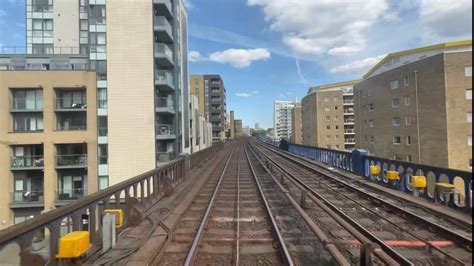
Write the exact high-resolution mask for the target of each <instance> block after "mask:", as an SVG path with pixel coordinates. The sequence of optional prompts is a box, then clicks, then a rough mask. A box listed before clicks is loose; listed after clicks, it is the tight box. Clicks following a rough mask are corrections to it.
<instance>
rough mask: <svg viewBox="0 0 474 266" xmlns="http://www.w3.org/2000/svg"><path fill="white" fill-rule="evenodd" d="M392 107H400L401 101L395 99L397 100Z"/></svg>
mask: <svg viewBox="0 0 474 266" xmlns="http://www.w3.org/2000/svg"><path fill="white" fill-rule="evenodd" d="M392 107H393V108H398V107H400V99H399V98H395V99H393V100H392Z"/></svg>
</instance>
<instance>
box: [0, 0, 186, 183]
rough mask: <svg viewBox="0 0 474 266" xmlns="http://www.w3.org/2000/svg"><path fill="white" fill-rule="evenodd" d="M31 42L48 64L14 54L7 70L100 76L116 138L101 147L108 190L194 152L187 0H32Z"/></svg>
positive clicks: (101, 104)
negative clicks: (20, 59) (83, 72)
mask: <svg viewBox="0 0 474 266" xmlns="http://www.w3.org/2000/svg"><path fill="white" fill-rule="evenodd" d="M26 36H27V38H26V49H23V51H22V52H23V53H25V54H28V55H35V56H37V57H38V58H40V59H41V60H39V62H38V61H37V59H34V58H28V60H27V62H23V63H18V62H17V61H16V55H12V56H10V61H11V62H10V63H9V64H3V65H2V63H0V69H17V70H18V69H35V70H51V68H50V67H51V66H50V65H48V64H45V63H44V62H43V61H45V60H46V61H51V63H54V64H55V67H56V68H61V70H77V69H78V68H76V67H79V69H86V70H92V71H95V72H96V73H97V75H96V77H97V81H96V86H97V98H98V103H97V109H96V115H97V120H100V121H105V124H103V125H102V126H101V128H102V130H106V131H107V134H108V138H106V139H99V138H98V139H97V141H99V140H100V141H106V143H101V145H103V147H104V149H105V150H106V151H107V154H108V164H107V165H97V166H96V167H97V168H98V171H99V175H100V176H101V177H102V178H103V179H108V182H106V183H107V184H106V185H113V184H116V183H119V182H121V181H123V180H125V179H127V178H130V177H133V176H135V175H137V174H140V173H143V172H145V171H148V170H150V169H153V168H154V167H156V166H157V165H160V164H162V163H166V162H168V161H169V160H172V159H175V158H176V157H177V156H178V154H180V153H182V152H190V150H191V143H190V128H189V126H190V125H189V120H190V117H189V110H188V108H189V106H188V103H189V91H188V82H189V79H188V62H187V60H188V59H187V57H188V56H187V11H186V9H185V7H184V4H183V3H182V0H136V1H133V4H132V3H131V2H130V1H128V0H114V1H106V0H54V1H51V0H27V1H26ZM18 51H21V49H20V50H18V49H17V50H16V51H15V53H18ZM61 55H63V56H69V58H71V60H65V59H64V58H62V57H61ZM48 57H52V59H48ZM4 59H8V58H4ZM75 59H78V60H79V61H80V62H81V63H80V64H79V63H77V62H76V60H75ZM83 59H87V61H86V62H82V60H83ZM0 61H1V56H0ZM4 61H5V60H4ZM28 61H29V62H28ZM53 61H54V62H53ZM82 63H83V64H82ZM109 176H110V178H108V177H109ZM102 184H104V183H102Z"/></svg>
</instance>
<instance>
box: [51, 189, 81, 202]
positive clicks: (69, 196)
mask: <svg viewBox="0 0 474 266" xmlns="http://www.w3.org/2000/svg"><path fill="white" fill-rule="evenodd" d="M56 195H57V199H56V200H57V201H74V200H78V199H80V198H83V197H85V196H87V189H85V188H76V189H60V190H58V191H57V192H56Z"/></svg>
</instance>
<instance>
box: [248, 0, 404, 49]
mask: <svg viewBox="0 0 474 266" xmlns="http://www.w3.org/2000/svg"><path fill="white" fill-rule="evenodd" d="M247 3H248V5H250V6H260V7H262V8H263V11H264V14H265V19H266V20H267V21H268V22H270V23H271V25H270V29H271V30H273V31H277V32H282V33H283V42H284V43H285V44H286V45H288V46H289V47H290V48H291V49H292V50H293V52H294V53H296V54H299V55H302V54H303V55H322V54H326V53H329V54H331V55H339V54H344V55H345V54H352V53H356V52H359V51H361V50H363V49H365V47H366V43H367V40H366V37H365V36H364V35H363V33H365V31H366V30H367V29H368V28H370V27H371V26H373V25H374V24H375V23H376V22H377V20H378V19H379V18H383V16H384V14H386V13H387V12H386V10H387V9H388V7H389V4H388V0H365V1H353V0H339V1H331V0H304V1H297V0H278V1H276V0H247ZM388 19H392V20H393V19H395V15H392V16H391V17H388Z"/></svg>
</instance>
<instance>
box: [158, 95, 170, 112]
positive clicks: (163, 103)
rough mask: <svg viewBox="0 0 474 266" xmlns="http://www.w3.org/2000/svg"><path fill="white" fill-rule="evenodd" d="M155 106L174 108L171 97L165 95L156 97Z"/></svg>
mask: <svg viewBox="0 0 474 266" xmlns="http://www.w3.org/2000/svg"><path fill="white" fill-rule="evenodd" d="M156 106H157V107H158V108H171V109H172V108H174V102H173V100H172V99H169V98H166V97H157V98H156Z"/></svg>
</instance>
